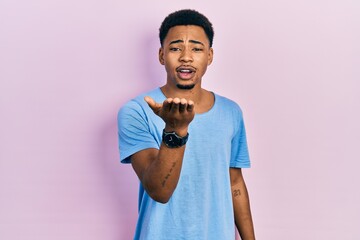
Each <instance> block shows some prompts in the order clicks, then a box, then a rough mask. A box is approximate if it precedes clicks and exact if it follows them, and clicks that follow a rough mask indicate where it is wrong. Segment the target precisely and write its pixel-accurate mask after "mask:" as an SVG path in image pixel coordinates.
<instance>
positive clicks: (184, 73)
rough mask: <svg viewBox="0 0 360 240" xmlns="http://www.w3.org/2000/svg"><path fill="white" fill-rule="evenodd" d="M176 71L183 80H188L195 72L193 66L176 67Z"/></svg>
mask: <svg viewBox="0 0 360 240" xmlns="http://www.w3.org/2000/svg"><path fill="white" fill-rule="evenodd" d="M176 71H177V73H178V77H179V78H180V79H183V80H188V79H190V78H192V77H193V76H194V74H195V69H194V68H193V67H178V68H177V69H176Z"/></svg>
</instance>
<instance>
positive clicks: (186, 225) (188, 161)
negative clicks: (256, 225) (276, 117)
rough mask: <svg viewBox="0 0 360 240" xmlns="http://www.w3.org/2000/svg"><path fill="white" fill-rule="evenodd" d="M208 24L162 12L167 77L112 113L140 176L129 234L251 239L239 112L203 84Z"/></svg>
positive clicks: (195, 16)
mask: <svg viewBox="0 0 360 240" xmlns="http://www.w3.org/2000/svg"><path fill="white" fill-rule="evenodd" d="M213 36H214V31H213V28H212V24H211V23H210V22H209V20H208V19H207V18H206V17H205V16H203V15H202V14H200V13H198V12H197V11H194V10H180V11H177V12H174V13H172V14H170V15H169V16H167V17H166V18H165V20H164V21H163V23H162V25H161V27H160V43H161V47H160V50H159V61H160V63H161V64H162V65H164V66H165V70H166V72H167V79H166V84H165V85H164V86H162V87H160V88H157V89H155V90H153V91H151V92H148V93H146V94H143V95H141V96H138V97H137V98H135V99H133V100H131V101H130V102H128V103H127V104H126V105H125V106H124V107H123V108H122V109H121V110H120V111H119V115H118V123H119V147H120V158H121V162H122V163H131V164H132V166H133V168H134V170H135V172H136V174H137V176H138V178H139V180H140V182H141V183H140V191H139V219H138V223H137V228H136V233H135V237H134V239H151V240H161V239H166V240H170V239H171V240H180V239H185V240H192V239H194V240H202V239H204V240H209V239H210V240H211V239H214V240H228V239H229V240H230V239H231V240H233V239H235V228H234V223H235V225H236V226H237V229H238V231H239V233H240V236H241V237H242V239H246V240H248V239H255V236H254V229H253V223H252V217H251V212H250V204H249V198H248V193H247V189H246V186H245V183H244V180H243V176H242V172H241V168H246V167H250V161H249V157H248V150H247V143H246V135H245V128H244V122H243V118H242V112H241V110H240V108H239V106H238V105H237V104H236V103H234V102H233V101H231V100H229V99H227V98H224V97H221V96H219V95H217V94H214V93H212V92H210V91H207V90H205V89H203V88H202V87H201V82H202V77H203V75H204V74H205V72H206V69H207V66H209V65H210V64H211V62H212V60H213V49H212V42H213Z"/></svg>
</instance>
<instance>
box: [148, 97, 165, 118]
mask: <svg viewBox="0 0 360 240" xmlns="http://www.w3.org/2000/svg"><path fill="white" fill-rule="evenodd" d="M144 100H145V102H147V104H148V105H149V107H150V108H151V110H153V112H154V113H156V114H157V113H158V112H159V111H160V109H161V108H162V104H161V103H157V102H155V100H154V99H152V98H151V97H149V96H146V97H145V98H144Z"/></svg>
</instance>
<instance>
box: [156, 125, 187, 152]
mask: <svg viewBox="0 0 360 240" xmlns="http://www.w3.org/2000/svg"><path fill="white" fill-rule="evenodd" d="M188 138H189V133H186V135H185V136H180V135H178V134H177V133H176V132H175V131H171V132H167V130H166V129H164V130H163V135H162V141H163V143H164V144H165V145H166V146H167V147H168V148H179V147H182V146H184V145H185V144H186V142H187V140H188Z"/></svg>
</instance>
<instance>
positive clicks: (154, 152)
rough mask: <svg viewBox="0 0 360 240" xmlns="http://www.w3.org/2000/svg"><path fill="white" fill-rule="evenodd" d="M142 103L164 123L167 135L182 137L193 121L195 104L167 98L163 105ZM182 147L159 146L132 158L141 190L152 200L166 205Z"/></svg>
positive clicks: (178, 167) (178, 164) (177, 168)
mask: <svg viewBox="0 0 360 240" xmlns="http://www.w3.org/2000/svg"><path fill="white" fill-rule="evenodd" d="M145 101H146V102H147V103H148V104H149V106H150V108H151V109H152V110H153V112H154V113H155V114H156V115H158V116H159V117H161V118H162V119H163V120H164V122H165V131H166V132H172V131H174V132H176V133H177V135H179V136H181V137H184V136H185V135H186V134H187V131H188V126H189V124H190V122H191V121H192V120H193V118H194V114H195V113H194V104H193V102H192V101H187V100H185V99H179V98H175V99H171V98H168V99H167V100H165V101H164V103H163V104H159V103H156V102H154V100H153V99H151V98H150V97H146V98H145ZM185 146H186V145H184V146H181V147H177V148H170V147H168V146H166V145H165V144H164V143H161V146H160V149H159V150H158V149H154V148H151V149H145V150H142V151H139V152H137V153H135V154H133V155H132V156H131V162H132V166H133V168H134V170H135V172H136V174H137V175H138V177H139V179H140V181H141V183H142V185H143V187H144V188H145V190H146V192H147V193H148V194H149V196H150V197H151V198H153V199H154V200H155V201H158V202H161V203H166V202H168V201H169V199H170V197H171V196H172V194H173V192H174V191H175V188H176V186H177V183H178V181H179V177H180V172H181V166H182V162H183V157H184V152H185Z"/></svg>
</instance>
